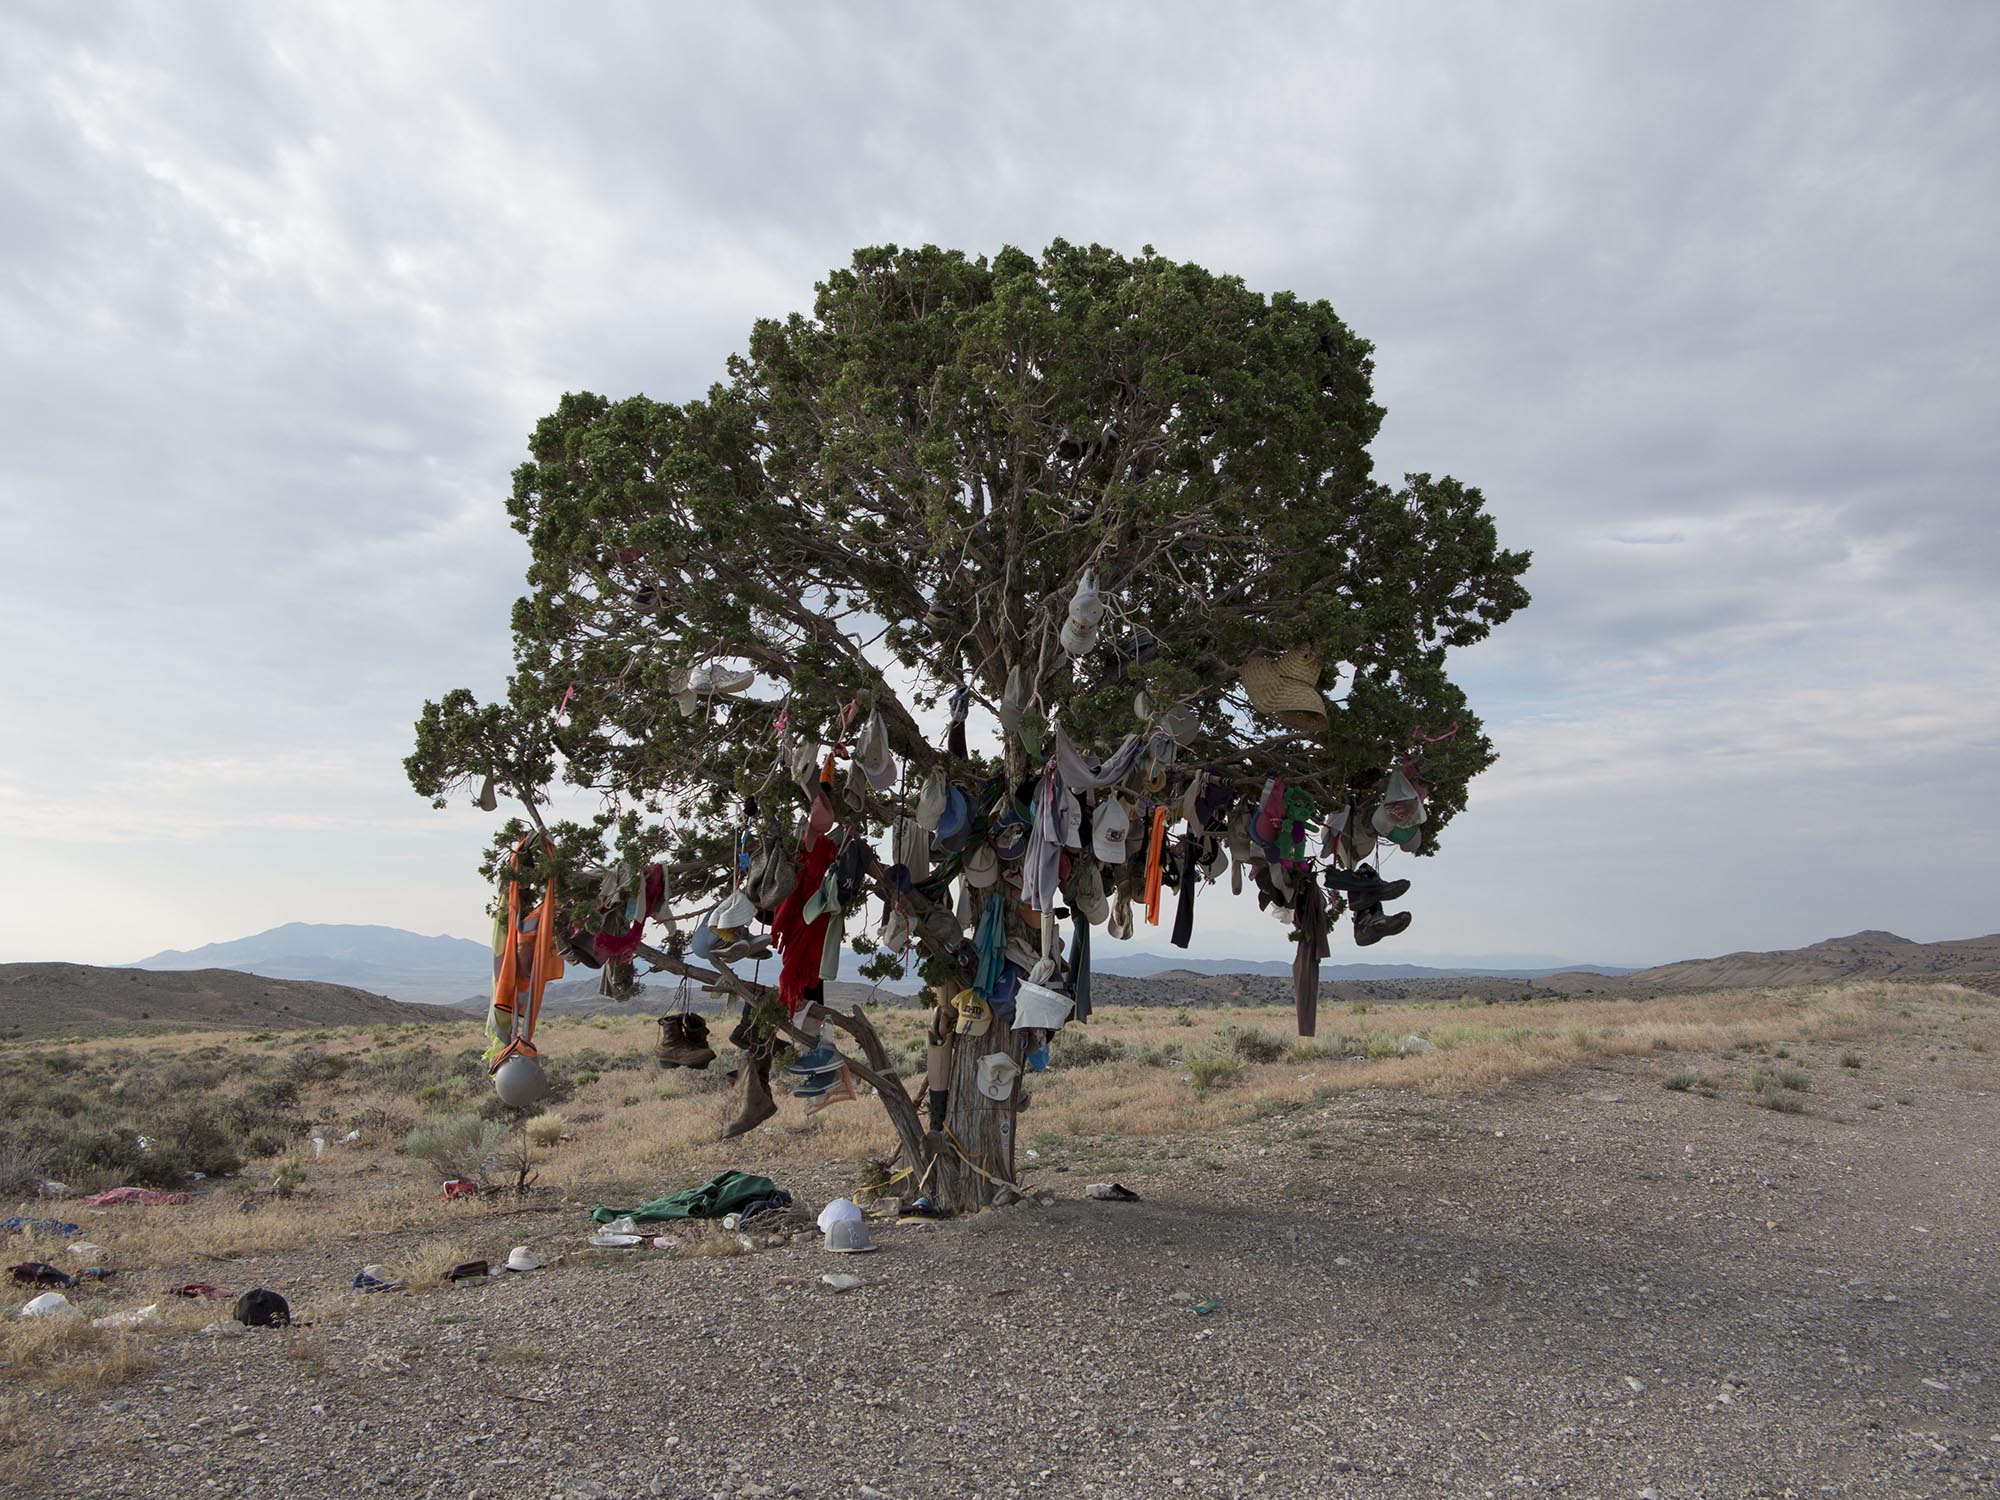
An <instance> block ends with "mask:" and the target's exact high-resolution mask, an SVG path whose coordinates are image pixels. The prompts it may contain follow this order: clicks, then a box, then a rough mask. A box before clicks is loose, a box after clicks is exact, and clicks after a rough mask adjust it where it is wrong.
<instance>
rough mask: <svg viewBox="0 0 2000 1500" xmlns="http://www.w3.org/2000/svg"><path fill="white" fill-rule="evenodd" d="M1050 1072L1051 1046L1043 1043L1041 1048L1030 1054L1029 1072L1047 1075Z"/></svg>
mask: <svg viewBox="0 0 2000 1500" xmlns="http://www.w3.org/2000/svg"><path fill="white" fill-rule="evenodd" d="M1048 1070H1049V1044H1048V1043H1047V1042H1043V1043H1042V1045H1041V1046H1039V1047H1037V1048H1036V1049H1035V1050H1034V1051H1033V1052H1030V1053H1029V1054H1028V1071H1029V1072H1030V1073H1046V1072H1048Z"/></svg>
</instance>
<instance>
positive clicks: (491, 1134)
mask: <svg viewBox="0 0 2000 1500" xmlns="http://www.w3.org/2000/svg"><path fill="white" fill-rule="evenodd" d="M506 1139H507V1126H506V1125H505V1124H503V1123H502V1122H500V1121H498V1120H483V1119H480V1118H479V1117H478V1116H476V1115H460V1116H457V1117H456V1118H454V1119H448V1120H434V1121H431V1122H430V1123H428V1124H424V1125H419V1126H417V1127H416V1129H414V1130H412V1131H411V1132H410V1133H409V1135H408V1137H406V1138H405V1140H404V1141H403V1154H404V1155H405V1156H407V1157H409V1158H410V1159H411V1160H413V1161H420V1162H423V1163H424V1164H425V1165H427V1166H428V1167H430V1169H431V1170H432V1171H433V1172H435V1173H437V1175H438V1176H440V1177H467V1178H483V1177H484V1175H485V1167H486V1162H487V1159H488V1158H490V1157H492V1156H494V1155H495V1154H496V1153H498V1151H499V1150H500V1147H501V1146H502V1144H503V1143H504V1142H505V1141H506Z"/></svg>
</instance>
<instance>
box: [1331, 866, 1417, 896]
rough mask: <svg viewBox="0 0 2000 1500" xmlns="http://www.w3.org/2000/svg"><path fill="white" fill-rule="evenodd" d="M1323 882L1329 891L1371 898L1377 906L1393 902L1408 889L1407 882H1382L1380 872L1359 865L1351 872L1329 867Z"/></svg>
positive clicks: (1373, 868) (1408, 883)
mask: <svg viewBox="0 0 2000 1500" xmlns="http://www.w3.org/2000/svg"><path fill="white" fill-rule="evenodd" d="M1325 880H1326V888H1327V889H1328V890H1330V891H1353V892H1355V893H1356V894H1358V895H1366V896H1372V897H1373V898H1374V899H1375V901H1376V902H1377V903H1378V904H1379V903H1381V902H1384V901H1394V900H1395V899H1396V898H1397V897H1398V896H1401V895H1405V894H1407V893H1408V892H1409V889H1410V882H1409V881H1407V880H1384V879H1383V878H1382V872H1381V871H1380V870H1378V869H1376V868H1375V867H1374V866H1373V865H1359V866H1357V867H1356V868H1354V869H1352V870H1343V869H1340V868H1338V867H1337V866H1333V865H1329V866H1327V870H1326V875H1325Z"/></svg>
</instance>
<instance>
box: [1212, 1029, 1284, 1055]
mask: <svg viewBox="0 0 2000 1500" xmlns="http://www.w3.org/2000/svg"><path fill="white" fill-rule="evenodd" d="M1222 1040H1223V1042H1224V1043H1225V1044H1226V1045H1227V1046H1228V1048H1229V1050H1230V1051H1231V1052H1233V1053H1235V1054H1236V1056H1237V1057H1239V1058H1241V1059H1242V1060H1243V1061H1244V1062H1246V1063H1274V1062H1282V1061H1284V1059H1285V1055H1286V1053H1287V1052H1288V1051H1289V1050H1290V1048H1289V1044H1288V1043H1287V1042H1286V1041H1285V1039H1284V1038H1283V1037H1281V1036H1273V1035H1272V1034H1271V1033H1270V1032H1268V1031H1261V1030H1259V1029H1258V1028H1257V1027H1255V1026H1231V1027H1228V1028H1226V1029H1225V1030H1224V1031H1223V1033H1222Z"/></svg>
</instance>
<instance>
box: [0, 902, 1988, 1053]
mask: <svg viewBox="0 0 2000 1500" xmlns="http://www.w3.org/2000/svg"><path fill="white" fill-rule="evenodd" d="M468 950H469V951H468ZM850 957H851V955H850ZM405 958H407V960H408V961H407V962H399V960H402V959H405ZM252 964H256V965H260V966H267V967H268V968H270V969H273V970H275V969H279V968H283V969H286V970H289V971H290V973H288V974H274V975H269V976H267V975H265V974H264V973H261V972H259V971H257V970H252V969H251V965H252ZM490 965H491V961H490V959H489V958H488V957H487V953H486V949H485V948H484V947H483V946H481V945H480V944H478V943H473V942H468V941H466V940H465V939H463V938H449V937H446V938H425V937H419V936H417V935H416V934H415V933H409V932H403V931H400V930H399V929H397V928H393V927H339V926H317V925H314V924H310V923H304V922H294V923H290V924H288V925H286V926H284V927H279V928H274V929H272V930H271V931H270V932H265V933H259V934H258V935H257V936H256V937H254V938H245V939H243V940H241V941H240V942H237V943H215V944H211V945H210V946H208V947H206V948H200V949H196V950H194V951H193V952H191V953H178V952H169V953H164V954H160V955H157V956H156V957H155V958H152V959H148V960H146V961H145V963H144V964H141V965H129V966H126V967H123V968H96V967H92V966H90V965H87V964H62V963H30V964H0V1037H30V1038H31V1037H43V1036H53V1035H62V1034H70V1033H76V1032H89V1031H103V1030H108V1029H121V1030H122V1029H126V1028H129V1027H132V1026H135V1025H136V1026H140V1027H144V1026H159V1025H176V1026H183V1027H187V1026H198V1027H215V1028H282V1027H301V1026H353V1025H380V1024H394V1023H397V1022H407V1021H452V1020H456V1021H461V1022H462V1021H464V1020H465V1019H467V1018H468V1017H469V1016H471V1015H476V1014H478V1013H479V1012H480V1011H481V1010H482V1008H483V1007H484V1005H485V1003H486V991H487V975H488V974H489V973H490V972H491V967H490ZM1128 968H1139V969H1141V970H1142V972H1140V973H1138V974H1132V973H1129V972H1122V971H1123V970H1126V969H1128ZM245 971H248V972H245ZM300 971H308V972H314V973H317V974H321V975H325V974H333V973H344V974H367V975H370V976H371V977H372V978H373V979H374V983H372V984H335V983H325V982H319V981H317V980H316V979H312V978H306V977H295V976H298V975H299V973H300ZM1273 971H1275V972H1273ZM1324 972H1325V974H1326V976H1327V977H1326V980H1325V983H1324V994H1325V995H1326V997H1327V998H1328V999H1329V1000H1367V1001H1375V1000H1396V999H1419V998H1440V997H1442V998H1457V997H1459V996H1471V997H1473V998H1476V999H1490V1000H1513V999H1520V998H1525V997H1529V996H1533V997H1536V998H1542V997H1560V996H1567V995H1604V996H1613V995H1615V996H1625V997H1629V998H1632V999H1639V998H1642V997H1644V996H1646V995H1654V994H1667V993H1672V992H1675V991H1688V990H1727V989H1745V988H1753V987H1767V986H1768V987H1776V986H1784V985H1817V984H1828V983H1835V982H1838V981H1842V980H1853V979H1880V980H1889V981H1896V980H1922V979H1929V980H1948V981H1950V982H1952V983H1956V984H1963V985H1967V986H1969V987H1972V988H1977V989H1982V990H1985V991H1987V992H1988V993H1991V994H2000V934H1995V935H1992V936H1989V937H1978V938H1961V939H1955V940H1952V941H1949V942H1940V943H1914V942H1911V941H1910V940H1909V939H1908V938H1902V937H1898V936H1897V935H1896V934H1895V933H1893V932H1879V931H1872V930H1871V931H1867V932H1856V933H1852V934H1849V935H1848V936H1846V937H1840V938H1828V939H1827V940H1826V941H1824V942H1819V943H1814V944H1812V945H1810V946H1809V947H1805V948H1791V949H1785V950H1782V951H1780V952H1775V953H1727V954H1724V955H1722V956H1721V957H1719V958H1703V959H1689V960H1685V961H1683V962H1680V963H1672V964H1661V965H1659V966H1658V967H1655V968H1651V969H1639V970H1632V971H1627V972H1606V971H1604V970H1595V971H1593V970H1565V971H1563V972H1561V973H1549V972H1547V971H1546V970H1542V971H1535V972H1533V973H1531V974H1530V973H1522V972H1519V971H1517V972H1515V973H1512V974H1508V973H1498V974H1496V973H1494V972H1492V971H1490V970H1488V971H1484V972H1482V971H1479V970H1472V971H1453V970H1449V969H1428V968H1425V967H1423V966H1421V965H1398V964H1333V965H1328V966H1327V967H1326V969H1325V971H1324ZM1093 974H1094V976H1095V983H1094V984H1093V998H1094V999H1096V1000H1097V1001H1098V1002H1099V1003H1101V1004H1142V1005H1163V1004H1164V1005H1182V1004H1192V1005H1203V1004H1215V1003H1220V1002H1223V1001H1229V1002H1232V1003H1236V1004H1264V1003H1271V1004H1289V1003H1290V999H1291V977H1290V970H1289V968H1287V967H1286V966H1284V965H1281V964H1275V963H1257V964H1249V963H1242V962H1232V961H1229V960H1207V959H1193V960H1189V959H1182V960H1179V961H1178V962H1176V961H1174V960H1172V959H1165V958H1157V957H1154V956H1151V955H1146V954H1136V955H1129V956H1121V957H1119V958H1117V959H1114V960H1111V961H1110V962H1108V963H1103V964H1099V965H1096V966H1095V967H1094V969H1093ZM901 988H902V989H903V991H904V992H905V993H902V994H897V993H895V992H893V991H889V990H888V987H886V986H885V987H884V989H883V991H881V992H877V994H876V997H875V998H876V1001H877V1003H878V1004H882V1005H885V1006H886V1005H892V1004H896V1003H908V1000H909V995H908V993H907V990H908V989H909V986H908V985H907V984H906V985H904V986H902V987H901ZM384 989H391V990H392V991H394V992H399V993H400V994H402V995H404V996H408V995H411V994H413V993H418V994H421V993H431V994H434V995H442V996H445V997H448V999H449V1000H450V1002H451V1003H450V1005H449V1006H448V1007H444V1006H438V1005H431V1004H403V1003H399V1002H398V1001H397V1000H393V999H387V998H384V995H383V993H382V992H381V991H382V990H384ZM675 994H676V986H674V985H672V984H665V985H663V984H660V983H658V982H657V981H656V982H655V983H654V984H653V985H651V986H650V987H646V988H645V989H643V990H642V992H641V993H640V994H638V995H637V996H635V997H634V998H633V999H632V1000H630V1001H628V1002H626V1003H625V1004H624V1005H620V1004H618V1003H617V1002H616V1001H613V1000H609V999H607V998H605V997H604V996H602V995H600V994H599V993H598V992H597V980H596V978H595V977H594V976H591V975H588V974H586V975H585V976H584V977H582V978H578V979H564V980H561V981H558V982H557V983H556V984H555V985H553V986H551V987H550V993H549V996H548V998H547V1000H546V1002H545V1005H546V1007H547V1009H549V1010H551V1011H554V1012H556V1013H558V1014H564V1015H586V1016H587V1015H597V1014H612V1013H617V1012H621V1011H622V1012H624V1013H626V1014H631V1013H634V1012H635V1011H636V1012H637V1013H640V1014H657V1013H658V1012H659V1011H663V1010H665V1009H667V1008H668V1007H669V1006H671V1005H672V1004H673V1003H674V996H675ZM867 996H868V987H867V986H864V985H859V984H852V983H845V982H843V983H838V984H836V985H835V986H834V987H833V998H834V1000H835V1002H836V1003H837V1004H841V1005H847V1004H851V1003H853V1002H854V1001H856V1000H861V999H865V998H867ZM695 999H696V1003H697V1004H699V1005H701V1008H703V1009H705V1010H708V1011H709V1012H710V1013H713V1011H714V1009H715V1006H714V1003H713V997H709V999H708V1001H707V1003H703V1002H702V1000H701V997H699V995H697V996H696V997H695Z"/></svg>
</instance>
